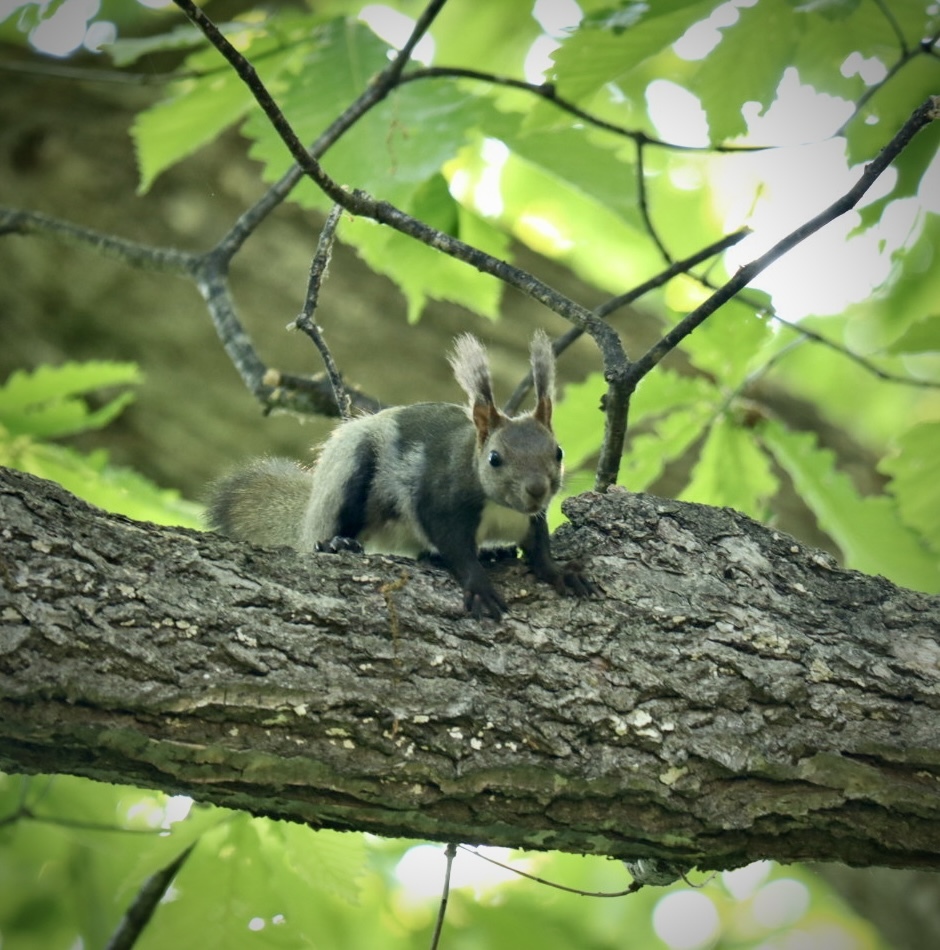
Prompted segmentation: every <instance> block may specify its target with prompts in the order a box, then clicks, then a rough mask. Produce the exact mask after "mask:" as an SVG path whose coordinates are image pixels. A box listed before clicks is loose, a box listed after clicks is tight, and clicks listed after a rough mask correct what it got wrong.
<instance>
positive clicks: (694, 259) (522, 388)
mask: <svg viewBox="0 0 940 950" xmlns="http://www.w3.org/2000/svg"><path fill="white" fill-rule="evenodd" d="M750 233H751V229H750V228H741V230H739V231H735V232H734V233H733V234H728V235H726V236H725V237H723V238H721V239H720V240H718V241H715V242H714V243H713V244H709V245H708V247H703V248H702V249H701V250H700V251H696V253H695V254H692V255H691V256H690V257H686V258H684V259H683V260H681V261H675V262H674V263H673V264H671V265H670V266H669V267H667V268H666V269H665V270H662V271H660V272H659V273H658V274H655V275H654V276H653V277H650V278H649V280H645V281H643V283H642V284H637V286H636V287H634V288H633V289H632V290H628V291H627V292H626V293H622V294H619V295H618V296H616V297H611V298H610V300H607V301H605V302H604V303H602V304H601V305H600V306H599V307H595V308H594V314H595V316H598V317H600V318H601V319H607V317H609V316H610V315H611V314H613V313H614V312H615V311H617V310H620V309H621V308H622V307H627V306H629V305H630V304H632V303H633V302H634V301H636V300H639V298H640V297H642V296H644V294H647V293H649V292H650V291H651V290H655V289H656V288H657V287H662V286H663V285H664V284H666V283H668V282H669V281H670V280H672V278H673V277H676V276H677V275H679V274H685V273H688V272H689V271H690V270H691V269H692V268H693V267H696V266H697V265H699V264H701V263H703V262H704V261H706V260H708V259H709V258H711V257H714V256H715V255H716V254H720V253H721V252H722V251H725V250H727V249H728V248H729V247H733V246H734V245H735V244H737V243H738V242H739V241H741V240H743V239H744V238H746V237H747V236H748V235H749V234H750ZM582 336H584V330H582V329H580V328H579V327H572V328H571V329H570V330H568V331H567V332H566V333H563V334H562V335H561V336H560V337H558V338H557V339H556V340H555V341H554V342H553V343H552V349H553V350H554V352H555V356H561V354H562V353H564V352H565V350H567V349H568V347H569V346H571V345H572V344H573V343H575V342H576V341H577V340H580V339H581V337H582ZM531 389H532V373H531V371H529V372H528V373H527V374H526V376H525V378H524V379H523V380H522V381H521V382H520V383H519V385H518V386H517V387H516V389H515V391H514V392H513V394H512V395H511V396H510V397H509V400H508V401H507V402H506V405H505V406H504V407H503V408H504V411H505V412H506V413H508V414H510V415H512V414H513V413H515V412H516V411H517V410H518V409H519V406H521V405H522V400H523V399H525V397H526V396H527V395H528V394H529V392H530V391H531Z"/></svg>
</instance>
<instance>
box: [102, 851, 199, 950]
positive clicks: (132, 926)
mask: <svg viewBox="0 0 940 950" xmlns="http://www.w3.org/2000/svg"><path fill="white" fill-rule="evenodd" d="M196 844H197V842H195V841H194V842H193V843H192V844H191V845H190V846H189V847H188V848H187V849H186V850H185V851H183V853H182V854H180V855H179V856H178V857H177V858H175V859H174V860H173V861H171V862H170V864H168V865H167V866H166V867H165V868H163V869H162V870H160V871H157V873H156V874H154V875H152V876H151V877H149V878H148V879H147V880H146V881H145V882H144V885H143V887H141V889H140V891H139V892H138V894H137V896H136V897H135V898H134V901H133V903H132V904H131V906H130V907H128V908H127V912H126V913H125V914H124V917H123V918H122V919H121V922H120V923H119V924H118V927H117V930H115V931H114V933H113V934H112V936H111V939H110V940H109V941H108V943H107V945H106V947H105V950H131V948H132V947H133V946H134V944H136V943H137V940H138V938H139V937H140V935H141V933H143V930H144V927H146V926H147V924H148V923H150V919H151V918H152V917H153V915H154V912H155V911H156V909H157V907H158V906H159V905H160V901H161V900H163V895H164V894H166V891H167V888H168V887H169V886H170V885H171V884H172V883H173V879H174V878H175V877H176V875H177V874H179V872H180V868H182V866H183V865H184V864H185V863H186V859H187V858H188V857H189V856H190V855H191V854H192V853H193V849H194V848H195V847H196Z"/></svg>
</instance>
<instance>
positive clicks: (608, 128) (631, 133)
mask: <svg viewBox="0 0 940 950" xmlns="http://www.w3.org/2000/svg"><path fill="white" fill-rule="evenodd" d="M421 79H473V80H477V81H479V82H485V83H489V84H490V85H494V86H505V87H507V88H509V89H520V90H522V91H524V92H528V93H531V94H532V95H533V96H538V97H539V98H540V99H544V100H545V101H546V102H550V103H552V104H553V105H555V106H557V107H558V108H559V109H560V110H561V111H562V112H567V113H568V114H569V115H572V116H574V117H575V118H576V119H580V120H581V121H583V122H586V123H587V124H589V125H592V126H593V127H594V128H596V129H602V130H604V131H605V132H612V133H613V134H614V135H619V136H622V137H623V138H628V139H632V140H633V141H634V142H636V143H637V145H641V146H642V145H652V146H655V147H656V148H665V149H670V150H671V151H675V152H762V151H766V150H767V149H770V148H774V147H775V146H772V145H721V144H717V145H679V144H678V143H676V142H667V141H666V140H665V139H659V138H656V137H655V136H652V135H648V134H647V133H646V132H644V131H643V130H642V129H629V128H627V127H626V126H623V125H618V124H617V123H616V122H608V121H607V120H606V119H601V118H599V117H598V116H596V115H592V114H591V113H590V112H586V111H585V110H584V109H582V108H580V107H579V106H577V105H575V104H574V103H573V102H571V101H570V100H568V99H565V98H563V97H562V96H559V95H558V91H557V90H556V88H555V86H554V84H553V83H550V82H546V83H541V84H537V83H531V82H526V81H525V80H523V79H514V78H513V77H511V76H500V75H498V74H497V73H488V72H485V71H483V70H480V69H466V68H463V67H457V66H427V67H423V68H421V69H413V70H411V71H410V72H408V73H406V74H405V75H403V76H402V77H401V81H400V83H399V84H400V85H404V84H405V83H409V82H416V81H417V80H421Z"/></svg>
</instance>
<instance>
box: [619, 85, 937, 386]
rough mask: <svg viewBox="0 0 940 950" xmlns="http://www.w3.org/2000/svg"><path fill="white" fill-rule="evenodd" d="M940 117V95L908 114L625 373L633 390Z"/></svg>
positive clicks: (849, 203) (845, 207)
mask: <svg viewBox="0 0 940 950" xmlns="http://www.w3.org/2000/svg"><path fill="white" fill-rule="evenodd" d="M938 117H940V96H931V97H930V98H929V99H927V100H926V101H925V102H924V103H923V104H922V105H920V106H919V107H918V108H917V109H915V110H914V112H913V113H912V114H911V116H910V118H909V119H908V120H907V122H905V123H904V125H903V127H902V128H901V129H900V130H899V131H898V133H897V134H896V135H895V136H894V138H892V139H891V141H890V142H889V143H888V144H887V145H886V146H885V147H884V148H883V149H882V150H881V152H880V153H879V154H878V155H877V156H876V157H875V158H874V159H873V160H872V161H871V162H869V164H868V165H866V166H865V170H864V171H863V173H862V175H861V176H860V177H859V179H858V181H857V182H856V183H855V185H854V186H853V187H852V188H850V189H849V190H848V191H847V192H846V193H845V194H844V195H843V196H842V197H841V198H839V199H837V200H836V201H834V202H833V203H832V204H831V205H829V207H828V208H826V209H825V210H824V211H821V212H820V213H819V214H817V215H816V216H815V217H813V218H811V219H810V220H809V221H807V222H806V223H805V224H802V225H800V227H798V228H796V229H794V230H793V231H791V232H790V233H789V234H788V235H787V236H786V237H784V238H782V239H781V240H780V241H778V242H777V243H776V244H775V245H774V246H773V247H772V248H771V249H770V250H769V251H767V252H766V253H764V254H762V255H761V256H760V257H758V258H756V259H755V260H753V261H751V262H750V263H748V264H745V265H744V267H742V268H740V270H738V272H737V273H736V274H735V275H734V276H733V277H732V278H731V279H730V280H728V281H727V282H726V283H725V284H723V285H722V286H721V287H719V288H718V290H716V291H715V293H713V294H712V295H711V296H710V297H709V298H708V299H707V300H706V301H705V302H704V303H703V304H701V306H699V307H697V308H696V309H695V310H693V311H692V312H691V313H690V314H688V315H687V316H686V317H685V318H684V319H683V320H681V321H680V322H679V323H678V324H677V325H676V326H675V327H673V329H672V330H670V331H669V332H668V333H666V334H665V335H664V336H663V337H662V339H661V340H659V342H658V343H656V344H654V345H653V346H652V347H651V348H650V349H649V350H648V351H647V352H646V353H645V354H644V355H643V356H642V357H640V359H639V360H637V361H636V362H634V363H633V364H632V365H631V367H630V369H629V371H628V380H629V383H630V384H631V385H632V386H633V387H635V386H636V384H637V383H639V381H640V380H641V379H642V378H643V377H644V376H645V375H646V374H647V373H648V372H649V371H650V370H651V369H652V368H653V367H654V366H656V365H657V364H658V363H659V362H660V361H661V360H662V359H663V357H664V356H665V355H666V354H667V353H669V352H671V351H672V350H673V349H675V347H676V346H678V345H679V344H680V343H681V342H682V341H683V340H684V339H685V338H686V337H687V336H688V335H689V334H690V333H692V331H693V330H695V329H696V328H697V327H699V326H701V324H702V323H704V322H705V320H707V319H708V318H709V317H710V316H711V315H712V314H713V313H714V312H715V311H716V310H717V309H718V308H719V307H721V305H722V304H724V303H727V302H728V301H729V300H730V299H731V298H732V297H734V296H735V295H736V294H737V293H738V292H739V291H740V290H741V289H743V288H744V287H746V286H747V285H748V284H749V283H750V282H751V281H752V280H753V279H754V278H755V277H756V276H757V275H758V274H760V273H761V272H762V271H764V270H766V269H767V268H768V267H769V266H770V265H771V264H772V263H773V262H774V261H776V260H777V259H778V258H780V257H781V256H782V255H783V254H785V253H787V251H789V250H791V249H792V248H794V247H796V245H797V244H799V243H801V242H802V241H805V240H806V238H808V237H810V235H812V234H815V233H816V232H817V231H818V230H820V228H822V227H824V226H825V225H826V224H828V223H829V222H830V221H834V220H835V219H836V218H838V217H839V216H840V215H843V214H845V212H846V211H849V210H851V209H852V208H854V207H855V205H856V204H858V202H859V201H860V200H861V198H862V196H863V195H864V194H865V193H866V192H867V191H868V189H869V188H871V186H872V185H873V184H874V183H875V181H877V179H878V178H879V177H880V176H881V174H882V173H883V172H884V171H885V169H886V168H888V166H889V165H890V164H891V162H893V161H894V159H895V158H897V156H898V155H900V153H901V152H902V151H903V150H904V149H905V148H906V147H907V146H908V144H909V143H910V141H911V140H912V139H913V138H914V136H915V135H916V134H917V133H918V132H919V131H920V130H921V129H922V128H924V127H925V126H927V125H929V124H930V123H931V122H933V121H934V120H935V119H937V118H938Z"/></svg>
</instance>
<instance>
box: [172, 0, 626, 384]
mask: <svg viewBox="0 0 940 950" xmlns="http://www.w3.org/2000/svg"><path fill="white" fill-rule="evenodd" d="M174 3H175V4H176V5H177V6H178V7H179V8H180V9H181V10H182V11H183V12H184V13H185V14H186V15H187V16H188V17H189V18H190V19H191V20H192V22H193V23H195V24H196V26H198V27H199V28H200V29H201V30H202V31H203V32H204V33H205V35H206V37H207V38H208V40H209V41H210V42H211V43H212V45H213V46H214V47H215V48H216V49H217V50H218V51H219V52H220V53H221V54H222V55H223V56H224V57H225V58H226V60H228V62H229V63H230V64H231V66H232V68H233V69H234V70H235V71H236V73H237V74H238V75H239V77H240V78H241V79H242V81H243V82H244V83H245V84H246V85H247V86H248V88H249V89H250V91H251V93H252V95H253V96H254V97H255V100H256V101H257V103H258V104H259V105H260V106H261V108H262V109H263V110H264V113H265V115H266V116H267V117H268V120H269V121H270V122H271V124H272V126H273V127H274V129H275V131H276V132H277V133H278V135H279V136H280V137H281V140H282V141H283V142H284V144H285V145H286V146H287V148H288V149H289V150H290V153H291V155H292V156H293V157H294V160H295V161H296V162H297V163H298V165H300V167H301V168H302V169H303V170H304V172H305V173H306V174H307V175H308V176H309V177H310V178H311V179H312V180H313V181H314V182H315V183H316V185H317V186H318V187H319V188H320V189H321V190H322V191H323V192H324V194H326V195H328V196H329V197H330V198H332V199H333V201H334V202H336V203H337V204H339V205H341V206H342V207H343V208H345V209H346V210H347V211H349V212H350V213H352V214H355V215H360V216H362V217H367V218H372V219H373V220H375V221H377V222H379V223H380V224H387V225H388V226H389V227H392V228H394V229H395V230H396V231H399V232H401V233H402V234H405V235H407V236H408V237H412V238H414V239H415V240H418V241H420V242H421V243H423V244H427V245H428V246H429V247H433V248H435V249H437V250H439V251H442V252H443V253H445V254H447V255H449V256H451V257H455V258H457V259H458V260H461V261H463V262H464V263H467V264H469V265H470V266H471V267H475V268H476V269H477V270H479V271H481V272H483V273H486V274H490V275H491V276H493V277H496V278H498V279H499V280H501V281H503V282H504V283H507V284H509V285H510V286H512V287H515V288H516V289H517V290H520V291H521V292H522V293H524V294H526V295H527V296H529V297H532V298H533V299H535V300H537V301H539V302H540V303H542V304H544V305H545V306H546V307H548V308H549V309H550V310H552V311H553V312H554V313H557V314H558V315H559V316H561V317H564V318H565V319H566V320H569V321H570V322H572V323H574V324H575V325H576V326H581V327H583V328H584V329H585V330H586V331H587V332H588V333H589V334H590V335H591V336H592V337H593V338H594V339H595V341H596V342H597V343H598V346H599V348H600V350H601V352H602V354H603V356H604V365H605V369H606V371H607V372H608V373H617V372H621V373H622V372H623V369H624V364H625V359H626V358H625V356H624V353H623V348H622V347H621V345H620V340H619V338H618V337H617V334H616V333H614V331H613V330H611V329H610V328H609V327H607V326H605V325H604V323H603V322H602V321H600V320H598V319H597V318H596V317H594V315H593V314H592V313H591V311H590V310H588V309H587V308H586V307H583V306H581V305H580V304H577V303H575V302H574V301H573V300H571V299H570V298H568V297H566V296H565V295H564V294H561V293H559V292H558V291H557V290H554V289H553V288H551V287H549V286H548V285H547V284H545V283H543V282H542V281H540V280H538V279H537V278H536V277H534V276H533V275H531V274H529V273H527V272H526V271H523V270H521V269H520V268H518V267H513V266H512V265H511V264H508V263H506V261H503V260H500V259H499V258H496V257H493V256H492V255H490V254H486V253H485V252H483V251H481V250H479V249H478V248H475V247H472V246H471V245H469V244H466V243H465V242H463V241H460V240H458V239H457V238H454V237H451V235H449V234H447V233H446V232H443V231H439V230H438V229H437V228H432V227H430V226H429V225H427V224H424V223H423V222H422V221H418V220H417V219H415V218H413V217H412V216H411V215H409V214H406V213H405V212H404V211H401V210H400V209H399V208H396V207H395V206H394V205H392V204H390V203H389V202H387V201H379V200H377V199H376V198H373V197H372V196H371V195H369V194H367V193H366V192H364V191H361V190H355V191H348V190H347V189H346V188H344V187H343V186H342V185H340V184H339V183H338V182H336V181H335V180H334V179H332V178H331V177H330V176H329V175H328V174H327V173H326V172H325V171H324V170H323V167H322V166H321V165H320V163H319V162H318V161H317V160H316V159H315V158H314V157H313V156H312V155H311V154H310V153H309V152H308V151H307V149H306V148H305V147H304V145H303V143H302V142H301V141H300V139H299V138H298V137H297V134H296V133H295V132H294V130H293V128H292V127H291V125H290V123H289V122H288V121H287V118H286V117H285V115H284V113H283V112H282V111H281V109H280V107H279V106H278V104H277V103H276V102H275V101H274V99H273V97H272V96H271V94H270V92H269V91H268V89H267V87H266V86H265V85H264V83H263V82H261V79H260V78H259V76H258V74H257V72H256V71H255V69H254V67H253V66H252V65H251V63H249V62H248V60H247V59H245V57H244V56H242V55H241V53H239V52H238V50H236V49H235V48H234V47H233V46H232V44H231V43H229V41H228V40H227V39H226V38H225V37H224V36H223V35H222V33H221V32H220V31H219V29H218V27H216V26H215V24H214V23H213V22H212V21H211V20H210V19H209V18H208V17H207V16H206V14H205V13H204V12H203V11H202V10H201V9H200V8H199V7H197V6H196V5H195V4H194V3H193V2H192V0H174Z"/></svg>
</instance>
